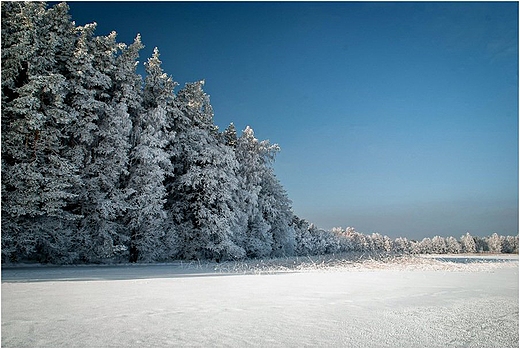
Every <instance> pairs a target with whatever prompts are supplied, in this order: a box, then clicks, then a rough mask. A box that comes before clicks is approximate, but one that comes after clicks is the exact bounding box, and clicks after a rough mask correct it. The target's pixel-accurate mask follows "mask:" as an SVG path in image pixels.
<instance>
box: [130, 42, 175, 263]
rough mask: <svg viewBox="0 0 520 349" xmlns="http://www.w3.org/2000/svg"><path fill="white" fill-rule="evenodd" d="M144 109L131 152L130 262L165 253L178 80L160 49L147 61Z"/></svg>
mask: <svg viewBox="0 0 520 349" xmlns="http://www.w3.org/2000/svg"><path fill="white" fill-rule="evenodd" d="M146 72H147V76H146V78H145V84H144V97H143V108H144V109H143V111H142V113H141V114H140V115H139V114H138V115H135V116H134V120H133V121H134V122H133V140H132V141H133V144H132V145H133V147H132V150H131V153H130V174H129V179H128V189H129V190H131V191H132V194H131V196H130V204H131V208H130V209H129V211H128V214H127V220H128V223H127V224H128V228H129V229H130V250H129V251H130V261H131V262H135V261H138V260H140V261H153V260H157V259H159V258H160V257H162V254H163V253H164V246H163V242H162V240H163V238H164V234H165V221H166V217H167V214H166V211H165V207H164V204H165V203H166V188H165V186H164V180H165V177H166V175H167V173H168V172H171V171H172V167H171V162H170V155H169V154H168V153H167V152H166V150H165V149H166V147H167V145H168V144H169V142H171V140H172V134H171V133H170V131H169V130H168V127H167V125H168V121H167V120H168V117H169V114H170V113H171V111H172V108H173V88H174V87H175V83H174V82H173V80H172V78H171V77H169V76H168V75H167V74H165V73H164V72H163V70H162V68H161V61H160V60H159V51H158V49H157V48H156V49H155V50H154V53H153V55H152V57H151V58H149V59H148V62H147V63H146Z"/></svg>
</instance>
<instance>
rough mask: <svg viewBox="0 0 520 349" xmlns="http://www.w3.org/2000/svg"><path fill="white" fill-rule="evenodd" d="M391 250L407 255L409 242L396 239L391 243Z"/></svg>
mask: <svg viewBox="0 0 520 349" xmlns="http://www.w3.org/2000/svg"><path fill="white" fill-rule="evenodd" d="M392 250H393V251H394V252H396V253H409V252H410V242H409V241H408V239H406V238H403V237H398V238H396V239H395V240H394V242H393V245H392Z"/></svg>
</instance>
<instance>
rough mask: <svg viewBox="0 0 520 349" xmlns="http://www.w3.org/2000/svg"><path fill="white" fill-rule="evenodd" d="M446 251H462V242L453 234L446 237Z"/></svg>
mask: <svg viewBox="0 0 520 349" xmlns="http://www.w3.org/2000/svg"><path fill="white" fill-rule="evenodd" d="M446 252H447V253H460V243H459V242H458V241H457V239H455V238H454V237H453V236H450V237H448V238H446Z"/></svg>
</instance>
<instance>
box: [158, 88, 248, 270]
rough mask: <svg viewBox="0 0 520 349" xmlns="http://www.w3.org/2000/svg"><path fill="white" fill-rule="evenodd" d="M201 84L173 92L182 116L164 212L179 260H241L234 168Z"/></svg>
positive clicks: (228, 148) (242, 252)
mask: <svg viewBox="0 0 520 349" xmlns="http://www.w3.org/2000/svg"><path fill="white" fill-rule="evenodd" d="M203 84H204V82H203V81H199V82H197V83H192V84H186V86H185V87H184V88H183V89H181V90H180V91H179V93H178V94H177V103H178V106H179V109H180V111H181V112H182V114H183V117H182V118H179V119H178V120H177V123H176V125H175V132H176V138H175V142H174V144H173V147H172V153H173V154H174V155H173V158H172V163H173V164H174V167H175V171H174V178H173V181H172V183H171V184H170V185H169V189H168V192H169V210H170V211H171V213H172V218H173V220H174V223H175V230H176V232H177V234H178V237H179V244H180V251H181V252H180V257H181V258H186V259H204V258H209V259H215V260H222V259H230V258H231V259H236V258H242V257H243V256H244V251H243V249H242V248H240V247H239V246H237V245H236V243H235V237H234V229H233V227H234V226H235V225H236V224H237V220H238V217H237V214H236V213H235V207H234V206H235V204H236V203H235V200H234V198H235V193H236V191H237V190H238V181H237V178H236V170H237V167H238V164H237V162H236V159H235V156H234V153H233V150H232V148H230V147H229V146H227V145H225V144H224V143H222V142H220V141H219V134H218V129H217V127H216V126H215V125H214V124H213V109H212V107H211V104H210V102H209V96H208V95H207V94H205V93H204V91H203V90H202V86H203Z"/></svg>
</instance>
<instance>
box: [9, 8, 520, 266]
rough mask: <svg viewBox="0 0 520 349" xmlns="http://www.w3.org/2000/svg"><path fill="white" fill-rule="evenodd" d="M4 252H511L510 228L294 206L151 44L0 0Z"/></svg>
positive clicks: (58, 12)
mask: <svg viewBox="0 0 520 349" xmlns="http://www.w3.org/2000/svg"><path fill="white" fill-rule="evenodd" d="M1 6H2V10H1V11H2V24H1V25H2V29H1V37H2V44H1V49H2V50H1V55H2V61H1V84H2V102H1V110H2V111H1V113H2V120H1V163H2V172H1V174H2V181H1V182H2V187H1V200H2V201H1V203H2V207H1V214H2V219H1V228H2V261H3V262H4V263H17V262H40V263H55V264H72V263H107V262H154V261H171V260H179V259H183V260H203V259H204V260H214V261H217V262H218V261H222V260H238V259H245V258H264V257H282V256H293V255H311V254H326V253H340V252H349V251H381V252H398V253H459V252H487V251H489V252H497V253H500V252H505V253H518V236H514V237H512V236H507V237H505V236H499V235H497V234H493V235H491V236H489V237H486V238H478V237H472V236H471V235H470V234H469V233H467V234H466V235H463V236H462V237H461V238H460V239H455V238H453V237H449V238H443V237H438V236H436V237H434V238H432V239H430V238H426V239H424V240H423V241H412V240H407V239H406V238H398V239H395V240H391V239H390V238H388V237H386V236H381V235H380V234H377V233H374V234H370V235H365V234H361V233H358V232H356V231H355V230H353V229H352V228H347V229H345V230H344V229H340V228H337V229H333V230H332V231H324V230H321V229H318V228H317V227H315V226H314V225H313V224H310V223H309V222H307V221H306V220H304V219H301V218H299V217H297V216H296V215H295V214H294V213H293V210H292V207H291V201H290V200H289V198H288V195H287V193H286V191H285V190H284V188H283V186H282V185H281V183H280V181H279V180H278V179H277V177H276V175H275V173H274V169H273V163H274V161H275V157H276V154H277V153H278V152H279V151H280V148H279V146H278V145H277V144H273V143H270V142H269V141H267V140H258V139H257V138H255V134H254V131H253V129H252V128H251V127H247V128H246V129H245V130H243V131H241V132H240V133H237V130H236V129H235V126H234V125H233V124H230V125H229V126H228V127H227V128H226V129H224V130H220V129H219V128H218V127H217V126H216V125H215V123H214V120H213V109H212V107H211V103H210V98H209V95H208V94H206V93H205V92H204V81H196V82H192V83H186V84H185V85H184V86H183V87H180V86H178V83H177V82H175V81H174V80H173V78H172V77H171V76H170V75H169V74H168V73H166V72H165V71H163V69H162V67H161V60H160V53H159V50H158V49H157V48H155V49H154V52H153V54H152V56H151V57H149V58H147V60H146V62H144V67H145V72H146V74H145V76H144V77H142V76H141V75H139V74H138V73H137V67H138V64H139V62H138V58H139V53H140V51H141V50H142V49H143V47H144V46H143V43H142V42H141V37H140V36H139V35H137V36H136V38H135V40H134V41H133V43H131V44H129V45H128V44H125V43H120V42H118V41H117V35H116V33H115V32H112V33H111V34H109V35H107V36H97V35H96V34H95V31H96V24H87V25H85V26H76V25H75V23H74V22H73V21H72V19H71V16H70V14H69V8H68V6H67V4H66V3H61V4H57V5H54V6H52V7H49V6H47V4H45V3H42V2H2V3H1Z"/></svg>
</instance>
